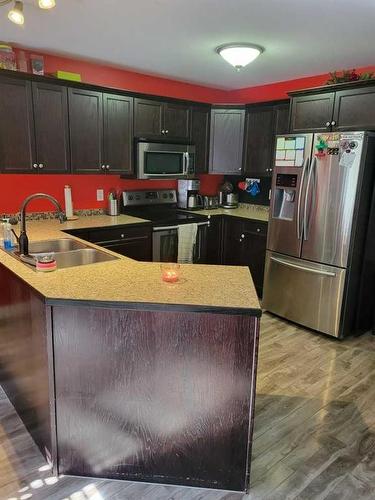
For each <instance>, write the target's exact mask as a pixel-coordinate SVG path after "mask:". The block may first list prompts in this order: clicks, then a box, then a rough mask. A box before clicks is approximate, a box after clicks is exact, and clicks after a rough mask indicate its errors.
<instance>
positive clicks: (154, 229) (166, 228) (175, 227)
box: [153, 221, 210, 232]
mask: <svg viewBox="0 0 375 500" xmlns="http://www.w3.org/2000/svg"><path fill="white" fill-rule="evenodd" d="M192 224H194V222H192ZM196 224H197V226H209V225H210V221H207V222H197V223H196ZM183 225H184V224H180V226H183ZM178 228H179V226H165V227H154V228H153V231H154V232H157V231H167V230H168V229H178Z"/></svg>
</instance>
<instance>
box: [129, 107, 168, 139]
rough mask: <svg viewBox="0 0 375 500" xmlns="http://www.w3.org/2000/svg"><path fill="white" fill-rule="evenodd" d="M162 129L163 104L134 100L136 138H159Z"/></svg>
mask: <svg viewBox="0 0 375 500" xmlns="http://www.w3.org/2000/svg"><path fill="white" fill-rule="evenodd" d="M162 130H164V129H163V103H162V102H158V101H149V100H147V99H134V134H135V136H137V137H142V136H144V137H160V136H161V135H163V134H162Z"/></svg>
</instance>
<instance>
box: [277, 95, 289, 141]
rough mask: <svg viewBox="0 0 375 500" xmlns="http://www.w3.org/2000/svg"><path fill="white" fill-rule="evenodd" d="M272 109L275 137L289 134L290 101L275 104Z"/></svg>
mask: <svg viewBox="0 0 375 500" xmlns="http://www.w3.org/2000/svg"><path fill="white" fill-rule="evenodd" d="M273 108H274V122H275V135H282V134H288V133H289V111H290V100H289V99H288V100H287V101H283V102H280V103H279V104H275V105H274V106H273Z"/></svg>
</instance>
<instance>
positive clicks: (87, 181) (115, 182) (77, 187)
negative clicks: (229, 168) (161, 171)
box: [0, 174, 223, 213]
mask: <svg viewBox="0 0 375 500" xmlns="http://www.w3.org/2000/svg"><path fill="white" fill-rule="evenodd" d="M200 179H201V192H202V193H203V194H208V195H209V194H216V193H217V191H218V186H219V184H220V183H221V182H222V181H223V176H221V175H202V176H200ZM66 184H69V185H70V186H71V188H72V197H73V204H74V208H75V209H83V208H105V207H106V202H105V201H104V202H102V201H96V190H97V189H104V194H105V196H106V194H107V193H108V191H109V190H110V189H116V190H124V189H156V188H171V189H176V188H177V182H176V181H138V180H125V179H121V178H120V177H119V176H117V175H35V174H34V175H33V174H27V175H26V174H24V175H23V174H2V175H1V176H0V213H15V212H18V211H19V208H20V205H21V203H22V200H23V199H24V198H26V196H29V195H30V194H32V193H37V192H42V193H48V194H50V195H52V196H54V197H55V198H57V200H58V201H59V202H60V203H61V204H63V203H64V186H65V185H66ZM28 210H29V211H33V212H38V211H49V210H54V208H53V206H52V205H51V204H50V203H49V202H46V201H44V200H35V201H33V202H31V203H30V206H29V209H28Z"/></svg>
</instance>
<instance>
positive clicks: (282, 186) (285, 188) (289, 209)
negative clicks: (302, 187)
mask: <svg viewBox="0 0 375 500" xmlns="http://www.w3.org/2000/svg"><path fill="white" fill-rule="evenodd" d="M296 187H297V175H288V174H278V175H277V177H276V189H275V193H274V204H273V214H272V216H273V218H275V219H284V220H290V221H292V220H293V219H294V212H295V205H296V203H295V201H296Z"/></svg>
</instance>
